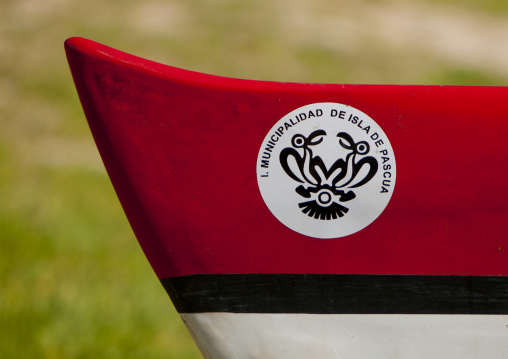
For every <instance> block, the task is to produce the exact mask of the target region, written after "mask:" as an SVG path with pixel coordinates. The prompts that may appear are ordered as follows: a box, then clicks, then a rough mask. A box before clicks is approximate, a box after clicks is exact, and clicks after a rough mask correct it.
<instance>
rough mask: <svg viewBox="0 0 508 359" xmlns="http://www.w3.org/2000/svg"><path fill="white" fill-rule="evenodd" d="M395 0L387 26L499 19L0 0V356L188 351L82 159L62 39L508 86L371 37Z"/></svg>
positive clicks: (366, 74) (330, 71)
mask: <svg viewBox="0 0 508 359" xmlns="http://www.w3.org/2000/svg"><path fill="white" fill-rule="evenodd" d="M399 8H403V9H404V11H401V13H400V14H397V12H396V11H395V15H393V16H394V18H393V21H409V22H410V23H411V21H412V20H415V21H416V19H417V17H418V18H419V19H421V18H422V17H423V18H424V20H425V21H428V23H429V26H433V25H432V23H433V20H434V19H435V18H437V17H446V16H450V17H451V18H452V19H454V21H455V22H457V21H459V20H460V21H463V22H464V24H465V25H464V28H468V26H469V25H468V24H469V22H471V23H472V24H473V25H474V26H476V27H474V26H473V25H472V26H473V27H472V29H473V30H471V31H474V29H476V28H478V29H479V31H480V30H481V29H482V28H483V27H482V24H486V25H485V26H487V25H488V26H493V25H492V24H499V26H498V28H499V29H498V30H496V28H494V33H496V32H502V31H503V30H507V29H508V28H507V27H504V26H503V23H504V22H507V21H506V20H508V2H506V1H501V0H488V1H486V0H468V1H459V0H446V1H438V0H427V1H425V0H420V1H416V0H414V1H403V2H402V1H395V0H394V1H388V0H387V1H382V0H377V1H376V0H370V1H365V0H356V1H352V0H349V1H328V0H313V1H310V0H301V1H299V0H292V1H289V0H283V1H276V0H275V1H274V0H256V1H253V0H244V1H240V0H239V1H233V0H176V1H172V0H166V1H153V0H145V1H133V0H109V1H98V0H88V1H77V0H47V1H45V0H0V121H1V122H0V358H5V359H8V358H24V359H25V358H199V357H200V354H199V352H198V350H197V349H196V348H195V346H194V344H193V343H192V341H191V339H190V337H189V335H188V334H187V332H186V330H185V327H184V326H183V324H182V323H181V321H180V319H179V317H178V315H177V314H176V312H175V310H174V309H173V306H172V304H171V302H170V300H169V298H168V297H167V295H166V293H165V292H164V290H163V288H162V286H161V285H160V283H159V282H158V280H157V279H156V277H155V275H154V274H153V272H152V270H151V268H150V266H149V264H148V262H147V261H146V259H145V257H144V255H143V253H142V251H141V250H140V248H139V246H138V244H137V242H136V239H135V238H134V236H133V234H132V231H131V229H130V227H129V225H128V223H127V220H126V219H125V217H124V214H123V212H122V209H121V207H120V205H119V203H118V200H117V199H116V196H115V194H114V191H113V188H112V186H111V184H110V182H109V179H108V177H107V175H106V173H105V170H104V167H103V165H102V163H101V160H100V158H99V156H98V154H97V151H96V149H95V146H94V143H93V140H92V138H91V135H90V132H89V130H88V127H87V124H86V121H85V118H84V116H83V113H82V110H81V107H80V104H79V101H78V99H77V95H76V93H75V89H74V85H73V83H72V79H71V76H70V73H69V70H68V67H67V64H66V59H65V55H64V51H63V42H64V40H65V39H66V38H67V37H71V36H82V37H87V38H90V39H93V40H95V41H98V42H102V43H105V44H107V45H110V46H112V47H116V48H118V49H120V50H123V51H126V52H130V53H133V54H136V55H138V56H142V57H145V58H149V59H151V60H155V61H159V62H162V63H166V64H170V65H173V66H177V67H182V68H186V69H190V70H195V71H201V72H207V73H212V74H216V75H223V76H232V77H240V78H251V79H260V80H275V81H298V82H335V83H394V84H400V83H413V84H455V85H506V84H507V80H508V77H507V76H508V75H507V74H508V71H504V70H505V69H503V66H502V64H501V65H497V66H492V65H491V64H490V63H489V61H487V60H488V59H489V57H488V56H487V57H486V59H487V60H486V61H476V62H475V61H469V60H468V59H467V58H465V59H461V58H460V56H455V57H454V56H453V53H452V54H449V56H445V55H443V53H445V52H446V51H444V52H440V51H439V48H438V49H437V50H435V51H434V50H432V51H429V48H428V47H427V48H426V47H422V48H420V47H419V45H418V41H416V40H415V43H413V42H412V39H411V36H416V35H418V34H415V33H414V31H413V32H411V33H408V34H406V35H407V39H406V40H405V41H406V42H405V44H407V45H404V42H403V45H401V46H397V45H396V44H395V45H394V43H393V42H390V41H386V42H383V41H384V40H383V38H379V37H376V35H377V34H378V33H379V32H380V31H381V30H383V29H382V28H380V27H379V26H381V25H379V24H377V23H376V21H375V20H376V17H377V15H376V14H378V13H379V14H381V13H385V12H383V10H384V9H388V10H389V11H387V12H386V13H390V14H391V13H393V12H394V11H392V10H394V9H395V10H396V9H399ZM411 9H416V10H415V11H411ZM422 9H423V10H422ZM367 13H368V14H367ZM386 13H385V15H383V16H386ZM365 14H367V15H368V16H367V15H365ZM369 14H370V15H369ZM411 16H414V17H415V18H414V19H412V18H411ZM457 19H458V20H457ZM348 21H349V22H348ZM445 23H446V21H445ZM451 23H452V24H453V22H451ZM507 23H508V22H507ZM347 24H350V25H351V24H353V25H354V26H353V27H351V26H349V25H348V26H349V27H348V26H345V25H347ZM475 24H476V25H475ZM496 26H497V25H496ZM459 28H460V27H459ZM424 30H425V29H423V30H422V31H424ZM452 30H453V28H451V30H450V31H452ZM442 31H443V35H446V32H447V31H448V30H447V28H443V30H442ZM399 35H402V37H404V34H399ZM459 35H460V31H459ZM505 35H507V36H508V33H507V34H505ZM478 36H480V39H481V36H482V34H481V33H480V34H479V35H478ZM485 36H487V35H485ZM501 36H503V35H502V34H501ZM423 38H424V37H423ZM459 38H460V36H459ZM351 39H353V40H354V41H353V40H351ZM419 39H420V40H421V39H422V38H419ZM436 40H437V39H436ZM487 40H488V39H486V41H487ZM459 41H468V36H467V34H465V36H464V40H459ZM431 43H432V41H431ZM480 43H481V42H480ZM346 45H347V46H346ZM427 46H432V45H427ZM471 46H480V45H478V44H476V45H474V44H472V45H471ZM494 47H495V46H494ZM479 51H480V50H479ZM493 54H494V52H493ZM493 56H494V55H493ZM462 60H464V61H462ZM507 63H508V60H507ZM506 70H508V65H507V66H506Z"/></svg>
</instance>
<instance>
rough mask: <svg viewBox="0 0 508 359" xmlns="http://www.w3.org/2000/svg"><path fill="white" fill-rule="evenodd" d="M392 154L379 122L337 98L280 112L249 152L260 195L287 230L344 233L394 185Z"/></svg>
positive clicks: (363, 222) (370, 214) (370, 213)
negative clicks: (255, 153) (256, 152)
mask: <svg viewBox="0 0 508 359" xmlns="http://www.w3.org/2000/svg"><path fill="white" fill-rule="evenodd" d="M395 175H396V167H395V157H394V153H393V149H392V146H391V145H390V141H389V140H388V137H386V134H385V133H384V132H383V130H382V129H381V127H380V126H379V125H378V124H377V123H376V122H375V121H374V120H373V119H372V118H370V117H369V116H367V115H366V114H365V113H363V112H361V111H359V110H357V109H355V108H353V107H350V106H346V105H343V104H339V103H329V102H326V103H315V104H311V105H307V106H303V107H300V108H298V109H296V110H294V111H292V112H290V113H288V114H287V115H286V116H284V117H283V118H281V119H280V120H279V121H278V122H277V123H276V124H275V125H274V126H273V127H272V129H271V130H270V131H269V132H268V134H267V135H266V137H265V139H264V141H263V144H262V145H261V149H260V150H259V155H258V160H257V178H258V185H259V190H260V192H261V196H262V197H263V200H264V201H265V203H266V205H267V207H268V208H269V209H270V211H271V212H272V214H273V215H274V216H275V217H276V218H277V219H278V220H279V221H281V222H282V223H283V224H284V225H286V226H287V227H289V228H291V229H292V230H294V231H296V232H298V233H301V234H304V235H307V236H310V237H316V238H338V237H344V236H347V235H350V234H353V233H355V232H358V231H360V230H362V229H363V228H365V227H367V226H368V225H369V224H371V223H372V222H373V221H374V220H375V219H376V218H377V217H378V216H379V215H380V214H381V213H382V212H383V210H384V209H385V208H386V206H387V205H388V202H389V201H390V198H391V196H392V193H393V190H394V187H395Z"/></svg>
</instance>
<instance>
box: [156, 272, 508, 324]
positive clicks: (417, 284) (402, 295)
mask: <svg viewBox="0 0 508 359" xmlns="http://www.w3.org/2000/svg"><path fill="white" fill-rule="evenodd" d="M161 282H162V285H163V286H164V288H165V289H166V291H167V292H168V294H169V296H170V297H171V300H172V301H173V304H174V305H175V307H176V309H177V311H178V312H179V313H211V312H228V313H309V314H508V277H505V276H429V275H342V274H198V275H190V276H183V277H173V278H165V279H162V280H161Z"/></svg>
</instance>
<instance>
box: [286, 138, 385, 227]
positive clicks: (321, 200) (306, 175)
mask: <svg viewBox="0 0 508 359" xmlns="http://www.w3.org/2000/svg"><path fill="white" fill-rule="evenodd" d="M324 136H326V132H325V131H324V130H316V131H314V132H312V133H311V134H310V135H309V136H308V137H305V136H303V135H301V134H296V135H294V136H293V138H292V139H291V144H292V146H293V147H286V148H284V149H283V150H282V151H281V153H280V156H279V160H280V164H281V165H282V168H283V169H284V171H285V172H286V174H287V175H288V176H289V177H291V178H292V179H293V180H295V181H297V182H299V183H302V184H301V185H299V186H298V187H297V188H296V193H298V194H299V195H300V196H302V197H303V198H307V199H309V200H308V201H305V202H301V203H299V207H300V208H301V209H302V212H303V213H305V214H307V215H308V216H309V217H314V218H316V219H321V220H331V219H337V218H339V217H343V216H344V214H345V213H347V212H348V211H349V209H348V208H347V207H345V206H343V205H342V204H340V203H338V202H341V203H344V202H348V201H351V200H353V199H354V198H355V197H356V194H355V192H354V191H353V190H352V188H358V187H361V186H363V185H364V184H366V183H367V182H369V181H370V180H371V179H372V178H373V177H374V176H375V175H376V173H377V170H378V162H377V160H376V159H375V158H374V157H372V156H366V155H367V154H368V153H369V151H370V146H369V144H368V143H367V142H366V141H359V142H355V141H354V140H353V138H352V137H351V136H350V135H349V134H347V133H346V132H339V133H338V134H337V137H338V138H339V145H340V146H341V147H342V148H343V149H345V150H346V151H347V152H348V153H347V155H346V157H345V158H338V159H337V160H336V161H335V162H334V163H333V164H332V165H331V167H330V168H326V165H325V164H324V162H323V160H322V159H321V157H319V156H314V155H313V152H312V147H313V146H316V145H318V144H320V143H321V142H323V139H324Z"/></svg>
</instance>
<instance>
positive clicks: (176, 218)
mask: <svg viewBox="0 0 508 359" xmlns="http://www.w3.org/2000/svg"><path fill="white" fill-rule="evenodd" d="M66 51H67V56H68V59H69V64H70V67H71V71H72V74H73V77H74V81H75V83H76V87H77V90H78V93H79V96H80V99H81V102H82V104H83V108H84V111H85V114H86V117H87V119H88V122H89V124H90V128H91V130H92V133H93V136H94V138H95V141H96V143H97V146H98V148H99V151H100V153H101V156H102V158H103V161H104V164H105V166H106V169H107V171H108V173H109V176H110V178H111V180H112V182H113V185H114V187H115V190H116V191H117V194H118V197H119V198H120V201H121V203H122V205H123V208H124V210H125V212H126V214H127V217H128V218H129V221H130V223H131V225H132V227H133V229H134V232H135V234H136V236H137V238H138V240H139V242H140V244H141V247H142V248H143V250H144V252H145V254H146V256H147V258H148V259H149V261H150V263H151V265H152V267H153V268H154V270H155V272H156V274H157V275H158V277H159V278H163V277H171V276H181V275H188V274H196V273H217V274H219V273H357V274H376V273H379V274H438V275H439V274H448V275H508V186H507V182H508V181H507V178H508V141H507V139H508V118H507V117H508V110H507V105H506V103H507V102H506V99H507V97H508V88H504V87H451V86H367V85H323V84H296V83H276V82H262V81H249V80H237V79H229V78H223V77H216V76H210V75H204V74H200V73H195V72H190V71H185V70H180V69H176V68H173V67H169V66H165V65H161V64H158V63H154V62H150V61H147V60H144V59H140V58H138V57H135V56H131V55H128V54H125V53H123V52H120V51H117V50H114V49H111V48H109V47H106V46H103V45H100V44H97V43H95V42H92V41H89V40H85V39H81V38H72V39H69V40H67V42H66ZM315 102H338V103H342V104H346V105H350V106H353V107H355V108H357V109H359V110H361V111H363V112H365V113H366V114H367V115H369V116H370V117H371V118H373V119H374V120H375V121H376V122H377V123H378V124H380V126H381V127H382V128H383V130H384V132H385V133H386V135H387V136H388V138H389V139H390V142H391V144H392V146H393V149H394V151H395V158H396V161H397V183H396V188H395V191H394V194H393V197H392V199H391V201H390V203H389V204H388V207H387V208H386V210H385V211H384V212H383V213H382V214H381V216H380V217H379V218H378V219H377V220H376V221H374V222H373V223H372V224H371V225H370V226H368V227H367V228H365V229H363V230H361V231H360V232H358V233H355V234H353V235H350V236H347V237H343V238H338V239H317V238H311V237H307V236H304V235H301V234H298V233H296V232H294V231H292V230H291V229H289V228H287V227H285V226H284V225H283V224H281V223H280V222H279V221H278V220H277V219H276V218H275V217H274V216H273V215H272V214H271V212H270V211H269V210H268V208H267V207H266V205H265V204H264V202H263V200H262V198H261V195H260V193H259V190H258V185H257V181H256V159H257V155H258V151H259V148H260V146H261V143H262V141H263V139H264V137H265V135H266V134H267V133H268V131H269V130H270V128H271V127H272V126H273V124H274V123H275V122H276V121H278V120H279V119H280V118H281V117H282V116H284V115H285V114H287V113H289V112H290V111H292V110H294V109H296V108H298V107H301V106H303V105H307V104H310V103H315Z"/></svg>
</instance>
